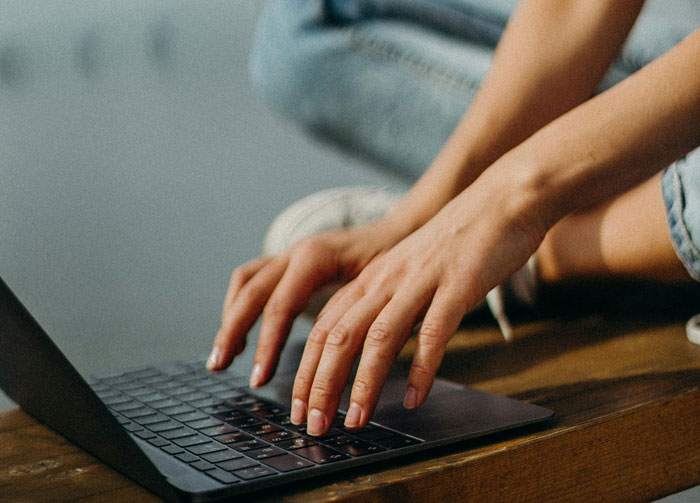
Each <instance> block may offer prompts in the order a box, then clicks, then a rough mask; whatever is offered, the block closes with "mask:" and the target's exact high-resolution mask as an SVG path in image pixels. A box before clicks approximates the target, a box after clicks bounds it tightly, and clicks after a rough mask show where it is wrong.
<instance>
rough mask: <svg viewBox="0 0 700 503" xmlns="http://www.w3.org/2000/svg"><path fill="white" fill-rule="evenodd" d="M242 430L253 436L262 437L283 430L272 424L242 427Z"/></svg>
mask: <svg viewBox="0 0 700 503" xmlns="http://www.w3.org/2000/svg"><path fill="white" fill-rule="evenodd" d="M241 429H242V430H245V431H247V432H248V433H250V434H251V435H255V436H260V435H265V434H266V433H273V432H275V431H280V430H281V429H282V428H280V427H279V426H277V425H276V424H272V423H260V424H253V425H246V426H241Z"/></svg>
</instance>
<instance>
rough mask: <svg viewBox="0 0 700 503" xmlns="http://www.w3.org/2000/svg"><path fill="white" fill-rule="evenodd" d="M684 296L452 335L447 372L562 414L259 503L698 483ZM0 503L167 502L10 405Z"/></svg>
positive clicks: (695, 363)
mask: <svg viewBox="0 0 700 503" xmlns="http://www.w3.org/2000/svg"><path fill="white" fill-rule="evenodd" d="M635 298H636V299H637V301H638V300H639V297H635V296H634V295H632V296H631V297H630V298H628V299H627V302H628V304H629V302H630V299H631V302H632V303H635V302H636V301H635ZM573 299H574V300H575V296H574V297H573ZM644 299H645V302H646V301H647V299H648V297H647V296H645V297H644ZM571 300H572V297H570V298H569V300H568V302H571ZM677 300H678V299H676V300H674V299H672V298H667V297H664V296H662V297H660V298H659V299H657V300H656V301H653V300H652V302H651V303H650V305H651V304H653V305H654V307H652V308H651V309H649V308H648V306H646V305H645V302H642V303H641V306H640V305H638V304H639V302H637V307H636V310H629V309H627V310H626V308H625V307H624V305H623V304H619V303H618V305H617V306H615V305H613V306H612V308H610V307H608V308H607V309H602V310H601V309H600V306H599V305H598V306H597V307H596V306H593V308H590V306H584V307H583V308H582V309H579V310H578V313H575V312H565V310H564V311H559V312H560V313H563V314H560V315H559V317H558V318H556V319H546V320H537V319H531V320H530V321H528V322H527V323H524V324H523V323H521V324H520V325H519V328H518V330H517V333H516V340H515V341H514V342H513V343H512V344H506V343H504V342H502V340H501V338H500V335H499V334H498V332H497V331H496V330H495V329H494V328H493V326H492V325H491V324H488V326H485V325H483V324H481V325H480V324H479V323H478V322H477V323H472V324H471V325H468V326H467V327H465V328H464V329H463V330H462V331H461V332H459V333H458V334H457V335H456V336H455V337H454V338H453V339H452V341H451V342H450V345H449V348H448V352H447V354H446V356H445V360H444V364H443V367H442V369H441V373H442V375H443V376H444V377H447V378H451V379H453V380H456V381H460V382H463V383H466V384H469V385H471V386H474V387H476V388H479V389H482V390H487V391H492V392H495V393H500V394H504V395H509V396H513V397H516V398H520V399H523V400H527V401H531V402H534V403H537V404H541V405H544V406H546V407H549V408H551V409H553V410H554V411H555V413H556V418H555V419H554V420H553V421H551V422H550V423H548V424H546V425H544V426H540V427H537V428H530V429H522V430H520V431H516V432H511V433H506V434H499V435H496V436H492V437H490V438H488V439H482V440H477V441H471V442H466V443H464V444H462V445H460V446H459V448H457V449H455V448H452V449H451V450H449V451H444V452H436V453H433V455H432V456H421V457H417V458H414V459H412V460H410V461H409V462H405V463H403V464H393V465H389V466H384V467H380V468H374V469H373V470H372V469H364V470H359V471H357V472H354V473H353V474H352V476H351V477H350V478H347V479H344V480H338V479H335V480H326V481H325V482H323V483H318V482H316V483H307V484H304V485H300V486H298V487H294V488H293V489H292V490H287V491H286V492H279V493H276V494H268V495H266V496H265V497H264V500H265V501H287V502H304V503H309V502H321V501H338V502H362V503H370V502H379V501H384V502H386V501H401V502H402V503H404V502H409V501H431V502H432V501H487V502H491V501H504V502H519V501H532V502H544V501H567V502H572V501H582V502H590V501H625V502H634V501H650V500H654V499H657V498H660V497H662V496H664V495H667V494H671V493H674V492H677V491H679V490H682V489H684V488H687V487H691V486H694V485H697V484H700V346H695V345H693V344H690V343H689V342H688V341H687V339H686V336H685V329H684V323H685V320H686V318H687V315H688V314H689V313H690V312H691V311H692V306H693V305H694V306H695V309H697V310H698V311H700V303H696V301H697V297H695V298H694V299H691V300H688V298H685V297H684V298H682V299H681V300H682V302H681V303H683V302H685V305H684V306H682V307H679V306H678V305H677ZM659 302H661V304H660V305H659ZM689 305H690V308H689V307H688V306H689ZM613 311H614V312H613ZM411 345H412V342H411V341H409V344H408V346H407V348H406V350H405V351H404V352H403V353H402V355H401V357H400V363H399V364H400V365H407V364H408V362H409V357H410V351H411V349H412V348H411ZM0 501H3V502H4V501H12V502H25V501H26V502H30V501H31V502H38V501H51V502H68V501H71V502H73V501H80V502H85V503H87V502H107V501H109V502H111V501H133V502H152V501H158V499H157V498H156V497H155V496H153V495H152V494H150V493H149V492H147V491H145V490H144V489H142V488H140V487H139V486H136V485H135V484H133V483H132V482H130V481H129V480H127V479H126V478H124V477H123V476H121V475H120V474H118V473H116V472H115V471H113V470H112V469H110V468H109V467H107V466H105V465H104V464H102V463H100V462H98V461H96V460H95V459H94V458H93V457H92V456H90V455H88V454H86V453H85V452H82V451H81V450H80V449H78V448H76V447H74V446H73V445H72V444H70V443H68V442H67V441H66V440H64V439H63V438H61V437H60V436H58V435H56V434H55V433H53V432H52V431H50V430H49V429H47V428H46V427H44V426H42V425H39V424H37V423H36V422H35V421H34V420H33V419H32V418H30V417H29V416H27V415H26V414H24V413H23V412H21V411H19V410H11V411H8V412H5V413H2V414H0ZM246 501H249V500H246Z"/></svg>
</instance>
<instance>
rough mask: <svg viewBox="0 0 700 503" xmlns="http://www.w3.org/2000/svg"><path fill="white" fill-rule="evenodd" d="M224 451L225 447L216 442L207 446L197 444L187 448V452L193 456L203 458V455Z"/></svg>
mask: <svg viewBox="0 0 700 503" xmlns="http://www.w3.org/2000/svg"><path fill="white" fill-rule="evenodd" d="M222 449H224V446H223V445H221V444H217V443H216V442H209V443H207V444H197V445H193V446H191V447H187V450H188V451H190V452H191V453H192V454H197V455H198V456H201V455H202V454H209V453H210V452H216V451H220V450H222Z"/></svg>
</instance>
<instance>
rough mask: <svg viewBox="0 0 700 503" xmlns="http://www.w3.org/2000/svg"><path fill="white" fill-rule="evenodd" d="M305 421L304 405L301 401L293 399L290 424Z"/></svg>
mask: <svg viewBox="0 0 700 503" xmlns="http://www.w3.org/2000/svg"><path fill="white" fill-rule="evenodd" d="M304 419H306V404H305V403H304V401H303V400H301V399H299V398H295V399H294V400H293V401H292V412H291V414H289V420H290V421H291V422H292V424H301V423H303V422H304Z"/></svg>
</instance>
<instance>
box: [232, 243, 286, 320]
mask: <svg viewBox="0 0 700 503" xmlns="http://www.w3.org/2000/svg"><path fill="white" fill-rule="evenodd" d="M272 259H273V257H258V258H256V259H253V260H251V261H250V262H247V263H245V264H243V265H242V266H239V267H236V269H235V270H234V271H233V273H232V274H231V280H230V281H229V285H228V290H227V291H226V296H225V297H224V305H223V310H222V313H221V322H222V323H223V321H224V318H225V317H226V312H227V311H228V309H229V308H230V307H231V304H232V303H233V301H234V299H235V298H236V295H238V292H239V291H240V290H241V288H243V285H245V284H246V283H247V282H248V281H249V280H250V278H252V277H253V276H255V275H256V274H257V273H258V272H259V271H260V270H261V269H262V268H263V267H265V266H266V265H267V264H269V263H270V262H271V261H272Z"/></svg>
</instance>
